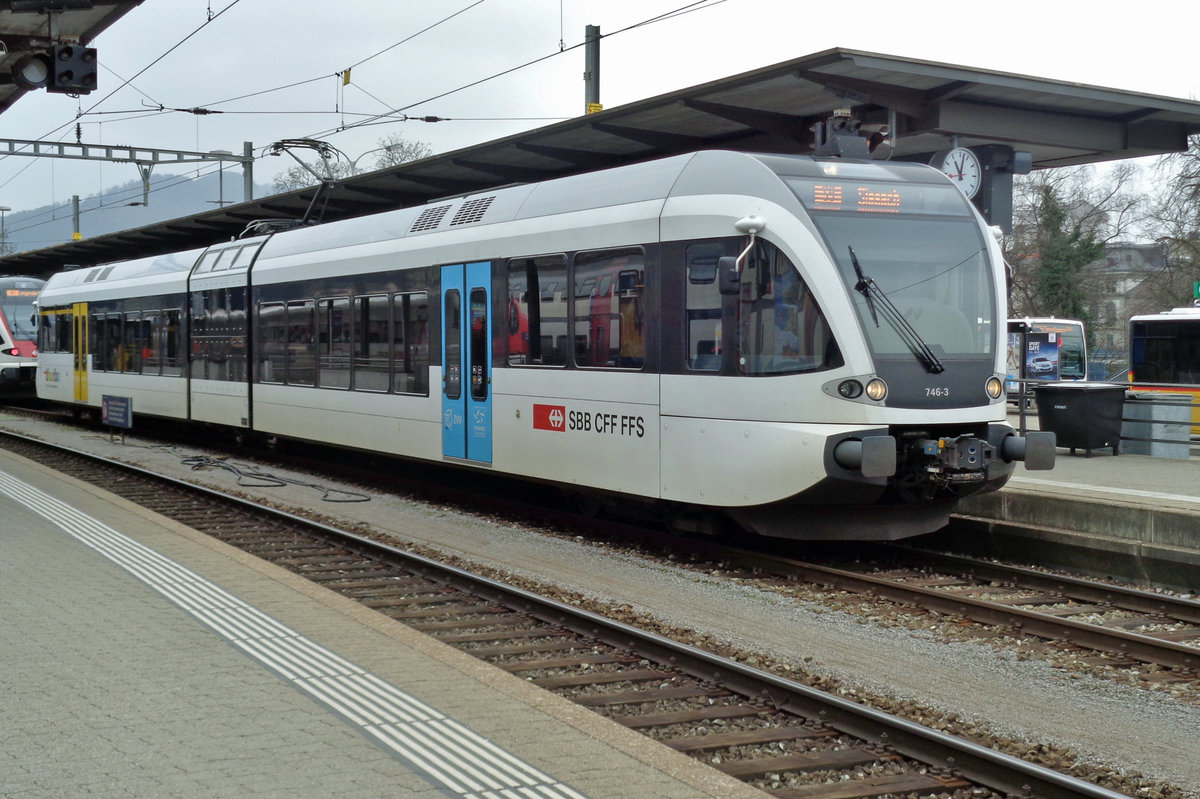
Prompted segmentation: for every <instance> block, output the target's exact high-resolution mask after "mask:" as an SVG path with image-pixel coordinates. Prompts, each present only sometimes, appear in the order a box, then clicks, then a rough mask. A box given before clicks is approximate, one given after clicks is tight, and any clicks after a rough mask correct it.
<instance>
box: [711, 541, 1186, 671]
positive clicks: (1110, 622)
mask: <svg viewBox="0 0 1200 799" xmlns="http://www.w3.org/2000/svg"><path fill="white" fill-rule="evenodd" d="M873 551H874V552H876V553H878V555H877V557H874V558H872V557H868V558H867V562H866V563H865V564H856V565H854V566H851V567H835V566H830V565H823V564H817V563H811V562H808V561H802V560H797V559H794V558H788V557H782V556H778V555H768V554H763V553H760V552H753V551H745V550H729V549H722V550H721V552H722V553H723V556H724V558H725V560H726V562H728V563H730V564H731V565H733V566H734V567H737V568H741V569H746V570H750V571H753V572H756V573H760V574H768V575H772V576H773V577H774V578H775V579H774V580H771V579H767V580H766V581H765V582H766V584H767V585H768V586H771V587H775V588H786V587H788V586H789V585H790V584H792V581H796V580H801V581H804V582H807V583H813V584H816V585H822V586H826V587H828V588H831V589H834V590H838V591H846V592H851V593H858V594H869V595H872V596H874V597H878V598H882V599H885V600H888V601H891V602H895V603H900V604H903V605H907V606H911V607H916V608H920V609H922V610H924V611H929V612H933V613H937V614H942V615H947V616H954V617H957V618H961V619H964V620H968V621H970V622H975V623H977V624H979V625H982V627H984V628H986V630H981V632H980V634H981V635H984V636H987V635H994V634H998V633H1005V632H1011V633H1013V634H1015V635H1018V636H1033V637H1035V638H1039V639H1041V640H1043V641H1044V642H1046V646H1045V647H1044V648H1045V649H1047V650H1049V649H1051V648H1055V649H1070V650H1074V651H1082V650H1088V651H1090V652H1092V653H1093V654H1092V655H1091V656H1089V657H1088V658H1086V659H1085V661H1086V662H1090V663H1091V664H1093V665H1102V666H1109V667H1115V668H1124V667H1129V666H1133V665H1137V664H1153V665H1154V666H1157V667H1162V670H1161V671H1158V672H1156V675H1155V679H1157V680H1160V681H1168V682H1181V683H1182V682H1190V683H1195V684H1196V686H1197V688H1198V689H1200V602H1197V601H1196V600H1194V599H1184V598H1180V597H1175V596H1171V595H1166V594H1160V593H1155V592H1149V591H1143V590H1139V589H1136V588H1127V587H1124V586H1118V585H1111V584H1107V583H1102V582H1097V581H1092V580H1085V579H1079V578H1074V577H1069V576H1064V575H1054V574H1048V573H1044V572H1039V571H1035V570H1033V569H1028V568H1022V567H1017V566H1005V565H1002V564H997V563H992V562H989V561H983V560H976V559H972V558H965V557H956V556H952V555H946V554H942V553H936V552H926V551H921V550H917V549H912V548H909V547H905V546H876V547H875V548H874V550H873ZM714 554H715V553H714ZM881 560H882V561H887V560H890V561H893V562H894V565H893V566H892V567H879V566H878V561H881Z"/></svg>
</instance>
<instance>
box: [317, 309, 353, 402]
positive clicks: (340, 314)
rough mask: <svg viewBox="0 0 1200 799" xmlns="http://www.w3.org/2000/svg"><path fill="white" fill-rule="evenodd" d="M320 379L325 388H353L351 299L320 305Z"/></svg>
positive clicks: (318, 352) (318, 362)
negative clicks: (351, 381)
mask: <svg viewBox="0 0 1200 799" xmlns="http://www.w3.org/2000/svg"><path fill="white" fill-rule="evenodd" d="M317 337H318V341H317V370H318V371H317V379H318V381H319V384H320V385H321V386H323V387H325V388H350V357H351V346H352V343H351V341H350V298H349V297H334V298H333V299H328V300H321V301H319V302H318V303H317Z"/></svg>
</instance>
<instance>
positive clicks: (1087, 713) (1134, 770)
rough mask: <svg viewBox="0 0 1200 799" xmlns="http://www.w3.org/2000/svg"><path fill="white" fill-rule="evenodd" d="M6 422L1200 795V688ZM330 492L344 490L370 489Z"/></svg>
mask: <svg viewBox="0 0 1200 799" xmlns="http://www.w3.org/2000/svg"><path fill="white" fill-rule="evenodd" d="M0 426H2V427H4V428H5V429H11V430H14V431H16V432H20V433H24V434H27V435H32V436H33V437H36V438H42V439H45V440H49V441H55V442H61V443H64V444H68V445H70V446H73V447H79V448H81V449H85V450H86V451H89V452H94V453H96V454H99V455H103V456H105V457H109V458H112V459H114V460H119V461H122V462H129V463H136V464H138V465H142V466H144V467H145V468H149V469H151V470H154V471H156V472H159V473H162V474H167V475H172V476H179V477H184V478H186V479H189V480H193V481H197V482H200V483H203V484H207V485H210V486H212V487H214V488H217V489H221V490H224V491H228V492H230V493H235V494H240V495H243V496H249V497H252V498H254V499H256V500H258V501H261V502H262V503H263V504H267V505H271V506H274V507H282V508H289V509H296V510H298V511H304V512H306V513H307V514H309V515H317V516H319V517H321V518H323V519H324V520H326V521H327V522H329V523H332V524H338V525H340V526H343V527H348V528H350V529H356V530H358V531H359V532H365V531H366V530H367V529H368V528H369V529H371V530H374V531H377V532H379V533H384V534H386V535H388V536H391V537H392V538H393V539H394V542H395V543H396V544H398V545H414V546H416V547H426V548H429V549H432V550H436V551H438V552H442V553H445V554H446V555H448V556H451V557H453V558H456V559H458V560H459V562H460V563H461V564H462V565H464V566H468V567H477V568H478V569H479V570H481V571H484V572H485V573H491V574H494V575H498V576H507V577H511V578H513V579H514V580H515V581H517V582H518V583H520V582H526V583H528V584H530V585H536V586H538V587H542V588H544V587H546V586H554V587H556V589H557V591H558V593H559V594H560V595H562V596H563V597H564V598H566V599H568V600H569V601H572V602H577V603H579V602H582V603H585V604H589V605H594V607H595V608H596V609H603V610H605V611H606V612H610V613H611V614H613V615H616V616H617V617H618V618H621V619H622V620H624V621H630V622H636V623H639V624H640V625H642V626H650V627H652V628H654V627H658V628H669V629H670V630H671V631H673V632H674V631H689V634H690V637H691V640H692V641H694V642H695V644H696V645H698V646H703V647H705V648H708V649H713V650H716V651H720V652H721V653H722V654H730V653H732V654H735V655H736V656H738V657H739V659H741V660H743V661H745V662H747V663H749V664H750V665H755V666H758V667H761V668H766V669H769V670H772V671H775V672H777V673H780V674H784V675H791V676H793V677H794V678H795V679H797V680H798V681H801V682H805V683H807V684H812V685H816V686H818V687H822V688H826V689H832V690H836V691H838V692H839V693H841V694H842V695H844V696H847V697H849V698H851V699H855V700H858V701H862V702H864V703H867V704H871V705H873V706H876V707H879V708H880V709H883V710H886V711H889V712H893V713H898V714H900V715H903V716H905V717H907V718H910V719H913V720H915V721H918V722H921V723H924V724H927V725H929V726H933V727H937V728H940V729H948V730H950V731H952V732H955V733H960V734H968V735H971V736H973V737H975V738H976V739H977V740H979V741H981V742H984V743H986V744H988V745H991V746H995V747H996V748H999V749H1001V750H1002V751H1006V752H1008V753H1009V754H1015V755H1018V756H1022V757H1026V758H1028V759H1030V760H1033V761H1034V762H1040V763H1043V764H1045V765H1049V766H1051V767H1054V768H1058V769H1060V770H1063V771H1069V772H1071V773H1073V774H1075V775H1076V776H1079V777H1081V778H1084V779H1093V780H1096V781H1097V782H1100V783H1101V784H1105V785H1106V786H1107V787H1110V788H1113V789H1115V790H1118V791H1120V792H1123V793H1127V794H1128V795H1131V796H1137V797H1146V799H1176V798H1178V799H1184V798H1186V799H1200V704H1197V701H1198V700H1197V697H1195V696H1194V695H1191V694H1192V692H1191V691H1190V688H1191V686H1190V685H1189V686H1187V690H1184V691H1183V692H1182V694H1181V695H1175V694H1172V692H1171V691H1170V690H1154V691H1151V690H1146V689H1144V688H1142V687H1137V686H1135V685H1131V684H1126V683H1123V682H1120V681H1118V680H1114V679H1110V678H1108V677H1105V676H1103V675H1100V674H1097V673H1095V670H1094V669H1078V670H1077V669H1072V668H1069V667H1064V665H1062V664H1061V661H1062V657H1059V662H1060V665H1056V664H1055V662H1053V661H1052V660H1051V659H1049V658H1043V657H1031V656H1029V655H1028V653H1027V652H1026V651H1024V650H1022V649H1021V648H1020V647H1019V646H1016V647H1013V648H1006V647H1005V646H1003V645H1000V644H997V643H996V642H994V641H993V642H991V643H988V642H984V641H975V640H968V641H956V640H948V637H949V636H947V635H946V634H945V633H944V631H942V630H941V626H942V625H941V624H940V623H938V622H937V621H930V622H929V623H928V625H927V626H926V627H925V628H922V627H921V625H922V623H923V619H922V617H920V616H919V615H918V616H915V617H914V618H913V619H911V620H906V621H905V622H904V623H900V624H898V623H896V619H895V618H894V612H892V611H886V612H881V611H880V610H879V606H878V605H877V604H875V603H872V602H869V601H866V600H862V599H861V598H856V597H853V596H850V595H841V596H840V597H839V598H838V601H835V602H831V601H830V596H829V594H828V593H827V592H823V591H822V590H821V589H819V588H817V587H811V590H809V588H806V587H805V586H804V585H803V584H800V583H797V584H795V585H794V586H789V589H788V590H789V593H788V594H787V595H785V594H783V593H781V592H779V591H778V590H769V589H767V588H765V587H763V586H760V585H756V584H755V581H754V580H753V579H742V578H737V577H733V576H731V575H729V574H728V573H726V572H724V571H723V570H721V569H719V568H708V569H703V568H698V567H693V566H689V565H686V564H681V563H673V562H671V561H670V560H669V559H667V558H661V557H650V556H642V555H640V554H637V553H631V552H626V551H617V550H614V549H613V548H611V547H608V546H605V545H600V544H596V543H593V542H589V541H587V540H583V539H579V538H574V537H569V536H554V535H548V534H547V533H546V532H544V531H538V530H533V529H528V528H525V527H522V526H519V525H514V524H510V523H506V522H502V521H498V520H494V519H489V518H486V517H481V516H476V515H471V514H467V513H463V512H460V511H457V510H455V509H452V508H446V507H439V506H436V505H430V504H427V503H423V502H414V501H409V500H407V499H404V498H400V497H395V496H389V495H383V494H378V493H372V494H370V501H367V502H354V503H335V502H325V501H322V496H325V495H326V494H323V492H322V491H320V490H313V485H312V484H313V482H314V478H313V477H312V475H301V474H295V473H289V472H288V471H287V470H284V469H280V468H278V467H275V466H265V465H262V466H259V467H258V468H261V469H262V470H263V471H268V472H270V473H272V474H281V475H282V476H284V477H287V478H291V479H294V480H295V481H296V482H295V483H288V484H286V485H284V486H280V487H270V488H263V487H242V486H239V485H238V484H237V483H238V480H237V477H236V475H235V474H234V473H233V472H230V471H227V470H223V469H205V470H200V471H197V470H194V469H193V468H191V467H190V466H188V465H185V464H184V459H185V458H188V457H190V456H194V455H197V454H202V453H198V452H197V451H195V450H186V451H185V450H184V449H182V448H162V447H156V446H154V445H152V444H150V443H148V442H139V441H137V440H136V439H135V438H133V437H127V439H126V441H125V442H124V443H121V442H120V441H119V440H116V439H113V438H111V437H106V436H96V435H87V434H81V433H80V431H79V430H78V429H76V428H69V427H65V426H60V425H57V424H54V423H52V422H38V421H29V420H26V419H14V418H5V417H4V416H3V414H0ZM214 457H221V456H219V455H214ZM242 462H245V463H247V464H249V463H251V461H250V460H248V459H246V460H244V461H242ZM321 482H322V483H323V485H324V487H325V488H326V489H331V490H334V491H338V490H343V491H345V492H347V495H349V494H353V493H354V492H360V491H361V490H362V489H361V488H360V487H358V486H350V485H338V484H336V483H334V482H333V481H330V480H327V479H325V478H321ZM885 616H887V617H888V618H884V617H885ZM914 628H915V629H914Z"/></svg>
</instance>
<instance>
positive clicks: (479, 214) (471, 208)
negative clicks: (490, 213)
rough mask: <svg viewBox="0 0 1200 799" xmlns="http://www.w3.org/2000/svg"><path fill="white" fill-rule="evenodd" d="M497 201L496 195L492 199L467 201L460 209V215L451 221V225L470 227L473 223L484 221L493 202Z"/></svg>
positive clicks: (484, 198) (483, 198) (481, 198)
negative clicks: (484, 216) (485, 214)
mask: <svg viewBox="0 0 1200 799" xmlns="http://www.w3.org/2000/svg"><path fill="white" fill-rule="evenodd" d="M494 199H496V196H495V195H492V196H491V197H480V198H479V199H476V200H467V201H466V202H465V203H463V204H462V207H461V208H459V209H458V213H456V214H455V215H454V218H453V219H451V220H450V224H451V225H469V224H470V223H472V222H478V221H479V220H480V219H483V214H484V212H486V211H487V209H488V206H490V205H491V204H492V200H494Z"/></svg>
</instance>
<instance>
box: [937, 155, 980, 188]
mask: <svg viewBox="0 0 1200 799" xmlns="http://www.w3.org/2000/svg"><path fill="white" fill-rule="evenodd" d="M937 166H938V168H939V169H941V170H942V172H944V173H945V174H946V176H947V177H948V178H950V180H952V181H954V185H955V186H958V188H959V189H961V190H962V193H963V194H965V195H966V196H967V197H974V196H975V195H976V193H978V192H979V184H980V182H981V181H982V180H983V169H981V168H980V166H979V157H978V156H976V155H975V153H973V152H971V151H970V150H968V149H967V148H966V147H955V148H954V149H952V150H950V151H948V152H947V153H946V154H945V156H943V157H942V162H941V164H938V165H937Z"/></svg>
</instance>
